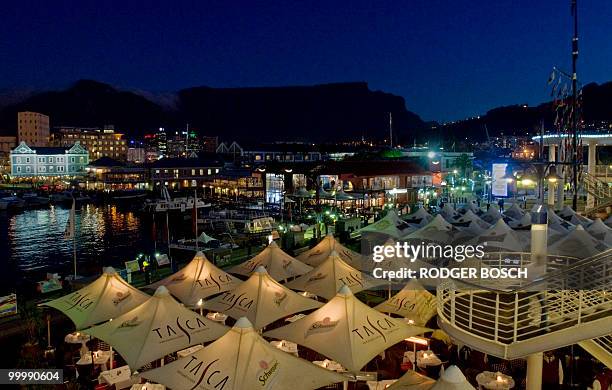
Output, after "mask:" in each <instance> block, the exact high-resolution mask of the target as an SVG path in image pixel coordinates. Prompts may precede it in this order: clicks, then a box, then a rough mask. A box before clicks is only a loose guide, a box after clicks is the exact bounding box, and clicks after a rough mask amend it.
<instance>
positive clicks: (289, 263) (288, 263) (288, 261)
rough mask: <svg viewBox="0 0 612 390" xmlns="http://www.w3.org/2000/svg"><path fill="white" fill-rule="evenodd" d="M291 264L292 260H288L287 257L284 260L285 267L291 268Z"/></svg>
mask: <svg viewBox="0 0 612 390" xmlns="http://www.w3.org/2000/svg"><path fill="white" fill-rule="evenodd" d="M290 265H291V260H287V259H285V260H283V265H282V267H283V269H287V268H289V266H290Z"/></svg>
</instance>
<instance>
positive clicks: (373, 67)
mask: <svg viewBox="0 0 612 390" xmlns="http://www.w3.org/2000/svg"><path fill="white" fill-rule="evenodd" d="M579 15H580V23H581V26H580V29H581V40H580V44H581V50H580V59H579V74H580V78H581V80H582V81H583V82H584V83H587V82H591V81H595V82H604V81H608V80H612V1H610V0H588V1H585V0H582V1H581V3H580V4H579ZM570 34H571V18H570V5H569V0H531V1H527V0H494V1H491V0H472V1H469V0H446V1H443V0H403V1H401V0H400V1H383V0H380V1H372V0H370V1H362V0H352V1H345V2H339V1H333V0H327V1H286V0H285V1H257V0H255V1H253V0H251V1H245V0H234V1H205V0H201V1H172V2H170V1H166V2H161V1H160V2H157V1H143V0H131V1H89V0H82V1H61V0H58V1H42V0H41V1H34V2H32V1H13V2H6V3H4V4H3V10H2V17H0V89H7V88H8V89H21V88H63V87H66V86H68V85H69V84H70V83H71V82H73V81H75V80H77V79H80V78H91V79H95V80H99V81H104V82H108V83H111V84H113V85H116V86H119V87H123V88H134V89H144V90H150V91H154V92H163V91H175V90H178V89H180V88H184V87H191V86H199V85H208V86H213V87H241V86H282V85H308V84H316V83H328V82H338V81H367V82H368V83H369V84H370V88H371V89H374V90H384V91H386V92H390V93H394V94H397V95H401V96H404V97H405V98H406V106H407V108H408V109H409V110H411V111H414V112H416V113H417V114H419V115H421V117H422V118H423V119H425V120H439V121H448V120H454V119H461V118H464V117H467V116H472V115H477V114H480V113H483V112H485V111H486V110H487V109H490V108H493V107H495V106H499V105H504V104H512V103H530V104H536V103H539V102H542V101H544V100H547V99H548V91H549V89H548V87H547V85H546V80H547V78H548V75H549V73H550V70H551V68H552V66H553V65H557V66H560V67H561V68H563V69H566V70H569V68H570V54H569V48H570V39H571V37H570Z"/></svg>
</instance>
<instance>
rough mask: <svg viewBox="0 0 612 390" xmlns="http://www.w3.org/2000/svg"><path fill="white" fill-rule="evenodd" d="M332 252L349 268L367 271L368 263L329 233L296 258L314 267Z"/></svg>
mask: <svg viewBox="0 0 612 390" xmlns="http://www.w3.org/2000/svg"><path fill="white" fill-rule="evenodd" d="M332 252H336V253H337V254H338V256H340V257H341V258H342V260H344V262H345V263H347V264H349V265H350V266H351V267H354V268H357V269H359V270H362V271H363V270H367V269H369V267H370V264H369V261H368V260H367V259H366V258H364V256H362V255H361V254H359V253H357V252H355V251H352V250H350V249H349V248H347V247H345V246H344V245H342V244H340V243H339V242H338V241H336V239H335V238H334V235H333V234H331V233H329V234H327V235H326V236H325V237H324V238H323V239H322V240H321V242H319V243H318V244H317V245H315V246H314V247H313V248H312V249H309V250H307V251H306V252H304V253H300V254H299V255H298V256H297V257H296V258H297V259H298V260H299V261H301V262H302V263H305V264H308V265H310V266H312V267H316V266H318V265H319V264H321V263H322V262H324V261H325V260H327V258H328V257H329V255H331V253H332Z"/></svg>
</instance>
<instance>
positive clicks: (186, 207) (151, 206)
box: [144, 186, 211, 213]
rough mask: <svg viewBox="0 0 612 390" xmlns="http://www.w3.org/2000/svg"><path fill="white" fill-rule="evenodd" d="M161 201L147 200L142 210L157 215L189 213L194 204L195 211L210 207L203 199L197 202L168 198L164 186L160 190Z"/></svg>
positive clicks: (180, 198)
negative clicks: (162, 213) (165, 212)
mask: <svg viewBox="0 0 612 390" xmlns="http://www.w3.org/2000/svg"><path fill="white" fill-rule="evenodd" d="M161 193H162V199H156V200H152V201H151V200H147V201H146V202H145V206H144V209H145V210H146V211H148V212H150V213H159V212H164V211H181V212H184V211H190V210H193V206H194V202H195V207H196V208H197V209H201V208H205V207H210V206H211V204H210V203H206V202H205V201H204V200H203V199H200V198H198V199H197V200H196V199H195V198H193V197H179V198H174V199H172V197H170V193H169V192H168V189H167V188H166V187H165V186H164V187H162V190H161Z"/></svg>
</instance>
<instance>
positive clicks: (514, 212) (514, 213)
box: [504, 203, 525, 219]
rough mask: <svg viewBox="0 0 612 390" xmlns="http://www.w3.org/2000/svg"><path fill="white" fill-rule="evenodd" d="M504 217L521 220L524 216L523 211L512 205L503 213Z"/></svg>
mask: <svg viewBox="0 0 612 390" xmlns="http://www.w3.org/2000/svg"><path fill="white" fill-rule="evenodd" d="M504 215H505V216H508V217H510V218H512V219H521V217H523V215H525V210H523V209H522V208H521V207H520V206H519V205H518V203H513V204H512V206H510V208H509V209H508V210H506V211H504Z"/></svg>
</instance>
